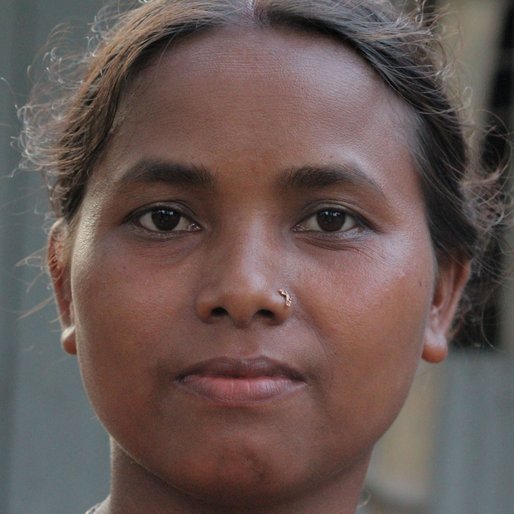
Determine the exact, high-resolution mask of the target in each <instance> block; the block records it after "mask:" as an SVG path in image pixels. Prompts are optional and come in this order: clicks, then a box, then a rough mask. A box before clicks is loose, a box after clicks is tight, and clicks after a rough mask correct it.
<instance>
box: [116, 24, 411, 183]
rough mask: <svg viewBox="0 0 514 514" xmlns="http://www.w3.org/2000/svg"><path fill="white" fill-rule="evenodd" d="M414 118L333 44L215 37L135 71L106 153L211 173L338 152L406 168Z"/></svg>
mask: <svg viewBox="0 0 514 514" xmlns="http://www.w3.org/2000/svg"><path fill="white" fill-rule="evenodd" d="M412 118H413V116H412V113H411V112H410V109H409V108H408V106H407V105H406V104H404V103H403V102H402V101H401V100H400V99H399V98H397V97H396V95H395V94H394V93H393V92H392V91H391V90H390V89H389V88H388V87H386V86H385V84H384V83H383V82H382V80H381V79H380V78H379V77H378V75H377V74H376V73H375V72H374V71H373V70H372V68H371V67H370V66H369V65H367V64H366V63H365V62H364V60H363V59H362V58H360V57H359V56H358V55H357V54H356V53H355V52H354V51H353V50H352V49H351V48H349V47H347V46H345V45H344V44H342V43H341V42H339V41H335V40H334V39H332V38H330V37H326V36H322V35H318V34H314V33H307V32H301V31H297V30H293V29H286V28H281V29H275V28H253V27H252V28H223V29H213V30H210V31H207V32H204V33H201V34H195V35H192V36H188V37H186V38H185V39H183V40H181V41H179V42H177V43H174V44H173V45H172V46H171V47H170V48H169V49H167V50H163V51H159V53H158V54H156V55H155V56H154V57H153V58H152V59H151V61H149V63H148V65H147V66H145V67H144V68H143V70H142V71H140V73H139V74H138V75H137V76H136V78H135V79H134V81H133V82H132V83H131V85H130V86H129V88H128V90H127V91H126V93H125V95H124V98H123V101H122V103H121V108H120V112H119V115H118V120H117V124H116V125H117V129H116V131H115V134H114V138H113V144H111V145H110V146H111V148H110V150H109V151H108V153H110V154H111V155H114V156H115V159H116V160H117V161H120V160H121V161H126V160H127V159H130V158H131V155H132V154H133V153H135V152H141V149H144V151H145V152H147V153H149V154H152V155H151V157H156V158H163V159H167V158H170V157H173V158H174V159H180V160H181V161H182V160H186V161H193V162H194V161H201V162H197V163H198V164H201V165H205V166H208V167H210V168H211V167H212V168H217V167H218V166H217V164H220V157H223V158H224V159H226V158H227V156H230V157H231V158H232V159H240V158H241V157H244V156H246V157H248V156H249V155H250V156H253V157H254V158H255V159H258V158H259V159H261V160H266V159H268V157H269V159H268V160H273V165H274V166H275V165H276V166H275V167H279V166H281V167H284V168H286V167H290V166H294V165H297V164H300V165H301V164H305V163H306V162H308V161H311V160H312V159H313V158H314V159H315V160H317V161H319V160H320V158H321V159H322V160H326V161H330V160H331V159H335V160H337V159H338V157H340V156H341V155H340V154H341V152H342V151H343V152H344V153H345V159H348V160H352V159H362V158H363V157H365V158H366V159H370V160H373V159H378V160H383V159H387V158H388V157H389V158H390V160H392V161H394V160H396V161H398V160H401V159H403V160H404V161H407V160H408V161H409V165H410V164H411V159H410V155H409V144H408V143H407V139H408V138H407V136H406V135H407V134H409V133H411V132H412V131H411V130H410V128H411V127H412V125H413V123H412ZM163 142H165V145H164V146H163ZM278 149H279V150H280V152H279V155H278V154H277V150H278ZM164 154H165V155H164ZM314 154H315V155H314ZM200 156H201V158H200ZM270 156H271V157H270ZM132 157H133V158H134V159H135V156H132ZM277 159H279V160H281V161H283V162H280V163H279V162H277ZM295 160H297V161H303V162H294V161H295ZM213 163H214V166H211V164H213ZM242 164H244V165H247V163H242ZM357 164H363V165H364V167H365V166H366V163H357ZM375 164H378V162H376V163H375ZM121 167H123V166H119V167H118V169H119V168H121ZM111 178H112V179H114V178H115V177H114V176H113V177H111Z"/></svg>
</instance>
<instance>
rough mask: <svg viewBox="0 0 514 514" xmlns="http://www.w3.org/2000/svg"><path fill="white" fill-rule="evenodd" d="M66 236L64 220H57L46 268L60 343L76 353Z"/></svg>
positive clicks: (66, 350)
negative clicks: (54, 301)
mask: <svg viewBox="0 0 514 514" xmlns="http://www.w3.org/2000/svg"><path fill="white" fill-rule="evenodd" d="M67 237H68V233H67V228H66V226H65V222H64V220H62V219H60V220H59V221H57V222H56V223H55V224H54V225H53V227H52V230H51V232H50V236H49V239H48V261H47V262H48V270H49V271H50V276H51V278H52V283H53V288H54V294H55V298H56V300H57V308H58V310H59V317H60V320H61V330H62V332H61V344H62V347H63V349H64V351H65V352H67V353H69V354H71V355H76V353H77V345H76V338H75V323H74V315H73V299H72V295H71V288H70V280H69V256H68V255H67V252H66V239H67Z"/></svg>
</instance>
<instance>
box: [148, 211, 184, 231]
mask: <svg viewBox="0 0 514 514" xmlns="http://www.w3.org/2000/svg"><path fill="white" fill-rule="evenodd" d="M180 218H181V216H180V213H178V212H176V211H172V210H165V209H161V210H158V211H155V212H153V213H152V221H153V224H154V225H155V227H156V228H157V229H158V230H163V231H169V230H173V229H174V228H175V227H176V226H177V225H178V224H179V222H180Z"/></svg>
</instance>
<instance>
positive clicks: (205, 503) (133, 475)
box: [95, 443, 369, 514]
mask: <svg viewBox="0 0 514 514" xmlns="http://www.w3.org/2000/svg"><path fill="white" fill-rule="evenodd" d="M368 463H369V456H366V457H365V458H363V459H362V461H361V462H359V463H358V464H356V465H353V466H352V469H351V471H348V470H344V471H341V472H339V473H335V474H333V476H331V477H328V478H327V479H326V481H324V482H323V483H318V484H316V486H315V487H313V488H312V489H308V487H302V488H299V489H300V493H299V494H297V495H295V497H294V498H293V497H289V498H269V497H268V498H263V495H260V496H259V497H258V498H241V497H240V496H239V497H237V499H236V500H234V501H233V502H231V501H219V498H202V499H201V498H198V497H194V496H192V495H189V494H187V493H185V492H184V491H181V490H179V489H177V488H175V487H173V486H172V485H170V484H168V483H166V482H165V481H163V480H162V479H160V478H159V477H157V476H155V475H153V474H152V473H150V472H149V471H148V470H147V469H145V468H144V467H142V466H141V465H139V464H138V463H136V462H135V461H134V460H133V459H131V458H130V457H129V456H128V455H127V454H126V453H125V452H124V451H123V450H122V449H121V448H119V447H118V446H117V445H116V443H113V444H112V483H111V494H110V496H109V497H108V498H107V499H106V501H105V502H104V503H103V504H102V505H101V506H100V507H99V509H98V510H97V511H95V514H140V513H141V512H152V514H193V513H194V514H198V513H201V514H226V513H227V512H230V513H231V514H291V512H294V513H295V514H312V513H313V512H316V513H317V514H355V512H356V510H357V508H358V502H359V498H360V492H361V489H362V484H363V481H364V477H365V474H366V470H367V467H368Z"/></svg>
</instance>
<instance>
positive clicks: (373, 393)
mask: <svg viewBox="0 0 514 514" xmlns="http://www.w3.org/2000/svg"><path fill="white" fill-rule="evenodd" d="M421 243H422V244H417V245H405V244H403V245H401V244H399V245H389V247H388V248H389V249H384V251H378V252H376V251H375V252H373V254H371V253H368V252H365V251H364V252H359V253H354V254H351V255H350V254H347V255H346V256H344V255H343V256H342V257H341V256H336V257H335V258H334V259H333V260H332V262H330V263H329V262H326V263H325V264H326V266H324V271H322V272H319V273H317V274H316V275H315V276H314V277H312V278H313V280H308V279H307V280H308V283H307V284H305V286H304V290H308V291H310V294H309V297H308V298H307V299H306V300H305V302H306V303H307V304H306V306H305V311H306V313H310V315H309V314H306V316H308V319H307V323H308V325H310V326H312V327H315V328H314V330H316V332H317V334H316V335H317V340H318V341H320V344H321V345H322V346H323V348H322V351H323V352H324V354H325V359H326V361H327V362H329V363H331V364H330V366H326V368H325V369H326V370H327V372H325V373H322V374H321V376H322V380H323V381H325V382H326V384H328V385H327V386H326V388H327V390H328V391H330V393H329V398H330V400H329V402H330V403H329V405H328V406H327V410H328V412H329V413H330V415H331V416H333V417H334V419H333V421H334V423H333V424H332V426H341V424H344V425H345V426H348V424H350V425H352V426H353V427H354V429H353V430H351V432H352V433H361V434H366V433H367V434H368V435H370V434H369V431H370V428H371V429H372V430H374V431H375V433H374V435H372V437H375V436H376V437H378V436H380V435H381V434H382V433H383V432H384V431H385V430H386V429H387V427H388V426H389V424H390V423H392V421H393V420H394V419H395V417H396V415H397V414H398V411H399V409H400V408H401V406H402V405H403V402H404V400H405V397H406V395H407V393H408V390H409V388H410V385H411V382H412V379H413V377H414V373H415V371H416V369H417V365H418V362H419V359H420V356H421V352H422V345H423V338H424V331H425V326H426V322H427V317H428V313H429V310H430V305H431V299H432V288H433V279H434V272H433V261H432V251H431V246H430V242H429V239H428V238H427V239H426V240H422V241H421ZM395 248H403V249H404V251H402V252H397V251H395V250H394V249H395ZM406 248H407V250H406V251H405V249H406ZM379 255H380V257H379ZM334 284H337V287H334ZM348 413H350V414H351V416H350V417H348ZM373 424H375V426H374V428H373ZM365 428H366V429H365Z"/></svg>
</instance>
